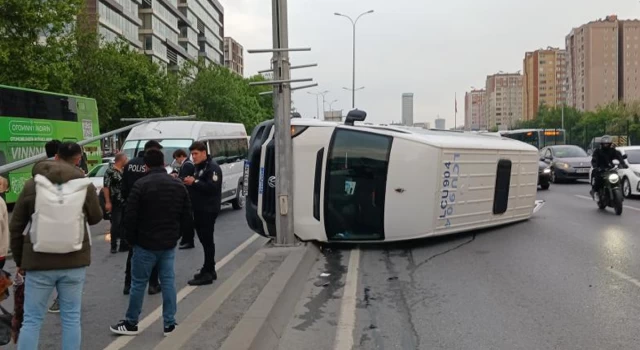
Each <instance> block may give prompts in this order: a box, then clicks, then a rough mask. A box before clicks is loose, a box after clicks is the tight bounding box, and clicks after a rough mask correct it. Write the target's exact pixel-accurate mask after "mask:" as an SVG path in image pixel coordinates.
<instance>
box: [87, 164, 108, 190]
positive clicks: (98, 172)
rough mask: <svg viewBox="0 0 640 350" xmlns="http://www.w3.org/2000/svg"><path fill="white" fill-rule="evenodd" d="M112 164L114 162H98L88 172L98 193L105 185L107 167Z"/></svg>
mask: <svg viewBox="0 0 640 350" xmlns="http://www.w3.org/2000/svg"><path fill="white" fill-rule="evenodd" d="M111 164H113V162H109V163H102V164H98V165H96V166H95V167H94V168H93V169H91V171H89V173H88V174H87V177H88V178H89V180H91V183H93V185H94V186H95V187H96V190H97V191H98V194H100V191H102V187H103V186H104V174H105V173H106V172H107V169H109V166H110V165H111Z"/></svg>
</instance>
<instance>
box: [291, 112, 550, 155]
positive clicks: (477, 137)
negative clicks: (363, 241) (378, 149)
mask: <svg viewBox="0 0 640 350" xmlns="http://www.w3.org/2000/svg"><path fill="white" fill-rule="evenodd" d="M291 123H292V124H293V125H307V126H324V127H336V126H338V125H343V124H340V123H334V122H325V121H319V120H315V119H304V118H297V119H295V120H294V119H292V121H291ZM349 128H356V129H374V130H376V131H378V132H381V133H384V134H389V135H392V136H394V137H397V138H403V139H407V140H412V141H416V142H420V143H424V144H427V145H431V146H434V147H440V148H466V149H487V148H488V149H502V150H512V151H534V152H538V149H537V148H536V147H534V146H532V145H529V144H527V143H524V142H521V141H518V140H514V139H510V138H505V137H501V136H500V135H499V134H498V133H490V134H483V133H469V132H461V131H455V130H436V129H423V128H417V127H407V126H399V125H397V126H396V125H394V126H390V125H379V124H378V125H369V124H363V123H356V124H355V126H352V127H349Z"/></svg>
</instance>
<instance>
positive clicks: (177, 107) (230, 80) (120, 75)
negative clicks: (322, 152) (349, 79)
mask: <svg viewBox="0 0 640 350" xmlns="http://www.w3.org/2000/svg"><path fill="white" fill-rule="evenodd" d="M84 4H85V1H84V0H66V1H41V0H3V1H0V37H1V38H2V39H0V84H4V85H10V86H17V87H24V88H31V89H37V90H45V91H50V92H57V93H64V94H75V95H81V96H86V97H92V98H95V99H96V100H97V103H98V111H99V119H100V129H101V131H102V132H105V131H108V130H113V129H115V128H117V127H120V126H123V125H126V124H124V123H122V122H121V121H120V119H121V118H151V117H162V116H167V115H191V114H195V115H196V117H197V119H199V120H208V121H221V122H237V123H243V124H244V125H245V127H246V128H247V130H249V131H250V130H252V129H253V127H254V126H255V125H256V124H258V123H260V122H261V121H263V120H265V119H268V118H271V116H272V114H273V109H272V99H271V97H270V96H268V95H267V96H259V93H260V92H263V91H269V90H270V89H271V87H270V86H259V87H257V86H249V82H252V81H262V80H264V78H263V77H262V76H260V75H257V76H253V77H250V78H247V79H245V78H243V77H241V76H239V75H237V74H235V73H233V72H231V71H230V70H229V69H227V68H225V67H222V66H218V65H215V64H205V62H204V61H203V60H199V61H196V62H187V63H185V64H184V65H183V66H182V67H179V69H176V70H170V69H169V70H168V69H165V68H163V67H161V66H160V65H158V64H156V63H154V62H152V61H151V59H150V58H149V57H147V56H145V55H143V54H140V53H139V52H138V51H137V50H135V49H133V48H131V47H130V45H129V44H127V43H126V42H125V40H119V41H116V42H104V41H103V40H101V37H100V35H99V34H98V33H97V27H96V26H95V19H94V20H93V21H92V20H91V19H90V18H89V17H88V16H86V14H85V12H84V11H83V9H84ZM92 23H93V24H92Z"/></svg>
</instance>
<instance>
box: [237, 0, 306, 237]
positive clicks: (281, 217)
mask: <svg viewBox="0 0 640 350" xmlns="http://www.w3.org/2000/svg"><path fill="white" fill-rule="evenodd" d="M272 19H273V22H272V23H273V49H263V50H247V52H248V53H267V52H269V53H273V58H272V60H271V69H270V70H265V71H264V72H267V71H272V72H273V80H272V81H264V82H253V83H250V85H272V86H273V92H272V93H273V108H274V113H275V149H276V155H275V161H276V169H275V170H276V171H275V173H276V174H275V175H276V198H275V201H276V244H277V245H280V246H292V245H295V244H296V238H295V235H294V232H293V214H294V213H293V155H292V148H291V147H292V146H291V91H292V90H298V89H304V88H307V87H312V86H316V85H317V84H311V85H306V86H298V87H291V83H294V82H304V81H311V80H312V79H310V78H305V79H291V69H292V68H294V69H295V68H306V67H315V66H316V64H309V65H303V66H297V67H291V64H290V62H289V52H290V51H311V49H310V48H299V49H293V48H289V30H288V27H289V25H288V20H287V0H272Z"/></svg>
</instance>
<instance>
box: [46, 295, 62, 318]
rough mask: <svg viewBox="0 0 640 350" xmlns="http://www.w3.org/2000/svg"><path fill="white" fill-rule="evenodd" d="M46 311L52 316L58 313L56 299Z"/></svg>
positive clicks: (58, 308) (58, 305)
mask: <svg viewBox="0 0 640 350" xmlns="http://www.w3.org/2000/svg"><path fill="white" fill-rule="evenodd" d="M48 311H49V312H50V313H52V314H57V313H60V304H59V303H58V298H56V299H55V300H54V301H53V304H51V307H49V310H48Z"/></svg>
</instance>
